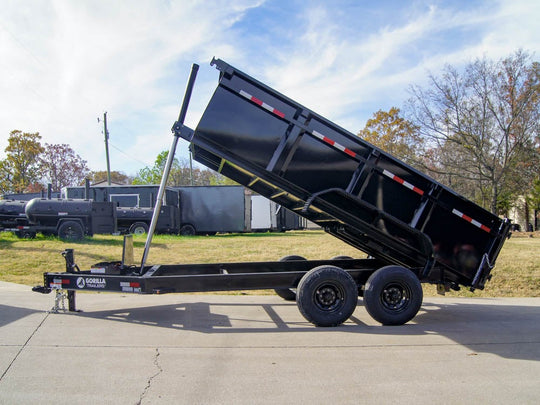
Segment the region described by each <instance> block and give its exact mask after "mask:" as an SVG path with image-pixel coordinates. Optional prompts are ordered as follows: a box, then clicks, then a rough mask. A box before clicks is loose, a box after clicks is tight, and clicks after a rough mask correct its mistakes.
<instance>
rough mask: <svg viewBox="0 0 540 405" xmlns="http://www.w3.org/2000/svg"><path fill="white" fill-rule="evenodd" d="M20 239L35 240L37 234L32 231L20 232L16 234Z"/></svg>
mask: <svg viewBox="0 0 540 405" xmlns="http://www.w3.org/2000/svg"><path fill="white" fill-rule="evenodd" d="M15 234H16V235H17V238H19V239H34V238H35V237H36V233H35V232H32V231H19V232H16V233H15Z"/></svg>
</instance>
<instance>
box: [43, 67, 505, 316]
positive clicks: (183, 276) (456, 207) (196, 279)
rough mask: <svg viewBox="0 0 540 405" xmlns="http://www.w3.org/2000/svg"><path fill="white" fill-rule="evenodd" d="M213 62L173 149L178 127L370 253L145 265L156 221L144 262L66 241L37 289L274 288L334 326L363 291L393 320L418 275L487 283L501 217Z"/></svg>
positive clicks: (403, 312)
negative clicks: (77, 256) (206, 96)
mask: <svg viewBox="0 0 540 405" xmlns="http://www.w3.org/2000/svg"><path fill="white" fill-rule="evenodd" d="M211 65H213V66H215V67H216V68H217V69H218V70H219V81H218V85H217V87H216V89H215V91H214V93H213V95H212V97H211V99H210V101H209V103H208V106H207V107H206V109H205V111H204V113H203V115H202V117H201V119H200V121H199V123H198V125H197V127H196V128H195V130H192V129H190V128H188V127H187V126H185V125H184V124H183V123H184V119H185V116H186V113H187V107H188V103H189V99H190V95H191V92H192V89H193V83H194V80H195V77H196V72H197V70H198V66H197V65H194V66H193V68H192V72H191V75H190V78H189V80H188V86H187V90H186V94H185V96H184V101H183V103H182V108H181V110H180V115H179V117H178V120H177V121H176V122H175V123H174V125H173V133H174V137H173V142H172V144H171V148H170V152H169V159H172V158H173V157H174V152H175V149H176V145H177V141H178V139H179V138H183V139H184V140H186V141H188V142H189V143H190V145H191V146H190V147H191V151H192V153H193V157H194V159H195V160H197V161H198V162H200V163H202V164H204V165H206V166H208V167H209V168H211V169H213V170H216V171H218V172H220V173H221V174H223V175H225V176H227V177H229V178H231V179H233V180H234V181H236V182H238V183H239V184H242V185H245V186H246V187H248V188H250V189H252V190H254V191H255V192H256V193H258V194H260V195H262V196H265V197H267V198H269V199H270V200H272V201H275V202H276V203H278V204H280V205H281V206H283V207H286V208H288V209H290V210H291V211H293V212H296V213H298V214H299V215H301V216H303V217H304V218H306V219H307V220H309V221H312V222H314V223H316V224H318V225H320V226H321V227H322V228H323V229H324V230H325V231H326V232H327V233H329V234H330V235H332V236H335V237H336V238H338V239H340V240H342V241H344V242H345V243H347V244H349V245H351V246H353V247H355V248H358V250H359V252H358V256H361V257H362V256H363V257H365V256H364V255H365V254H367V257H365V258H346V257H338V258H333V259H328V260H305V259H304V258H302V257H299V256H296V255H294V252H291V255H289V256H287V257H285V258H283V260H280V261H273V262H256V263H252V262H237V263H215V264H178V265H160V264H153V265H147V264H146V258H147V253H148V249H149V247H150V241H151V237H152V226H151V229H150V231H149V235H148V239H147V244H146V246H145V251H144V253H143V258H142V260H141V263H140V265H129V264H128V261H127V260H124V261H123V262H120V261H118V262H102V263H100V264H98V265H96V266H94V267H92V268H90V269H88V270H79V268H78V267H77V266H76V265H75V261H74V252H73V251H72V250H66V251H65V252H64V253H63V254H64V257H65V259H66V271H64V272H59V273H45V274H44V286H41V287H38V288H36V291H40V292H50V291H51V290H56V293H57V297H58V296H59V295H60V294H62V293H63V291H67V293H66V294H67V298H68V304H69V309H70V310H75V292H76V291H80V290H93V291H96V290H97V291H123V292H135V293H150V294H152V293H153V294H157V293H165V292H191V291H213V290H239V289H275V290H276V291H278V292H280V293H284V292H286V293H287V294H283V295H284V296H285V297H287V298H295V299H296V303H297V305H298V308H299V310H300V312H301V313H302V315H303V316H304V317H305V318H306V319H307V320H308V321H309V322H312V323H313V324H315V325H318V326H334V325H339V324H341V323H343V322H344V321H345V320H347V319H348V318H349V317H350V316H351V314H352V313H353V312H354V310H355V308H356V305H357V302H358V296H359V295H360V296H362V297H363V302H364V307H365V308H366V310H367V311H368V313H369V314H370V315H371V316H372V317H373V318H374V319H375V320H377V321H378V322H380V323H382V324H386V325H399V324H403V323H405V322H408V321H409V320H411V319H412V318H413V317H414V316H415V315H416V314H417V312H418V310H419V309H420V307H421V304H422V286H421V283H432V284H436V285H437V286H438V289H439V291H440V292H445V291H447V290H449V289H455V290H457V289H459V288H460V287H461V286H464V287H468V288H470V289H471V290H473V291H474V290H475V289H483V288H484V286H485V284H486V282H487V281H488V280H489V279H490V277H491V275H490V272H491V270H492V268H493V266H494V265H495V260H496V259H497V256H498V254H499V252H500V250H501V248H502V246H503V243H504V241H505V239H506V238H507V236H508V234H509V229H510V222H509V221H508V220H504V219H500V218H498V217H497V216H495V215H493V214H491V213H490V212H488V211H486V210H484V209H483V208H481V207H479V206H478V205H476V204H474V203H473V202H471V201H469V200H467V199H465V198H464V197H462V196H460V195H458V194H457V193H455V192H454V191H452V190H451V189H449V188H448V187H445V186H443V185H442V184H439V183H437V182H436V181H434V180H433V179H431V178H430V177H428V176H426V175H425V174H423V173H421V172H419V171H418V170H415V169H414V168H412V167H410V166H408V165H406V164H405V163H403V162H401V161H400V160H398V159H396V158H395V157H393V156H391V155H390V154H388V153H385V152H383V151H382V150H380V149H378V148H376V147H375V146H373V145H371V144H369V143H368V142H366V141H364V140H363V139H361V138H359V137H358V136H356V135H354V134H353V133H351V132H348V131H346V130H345V129H343V128H341V127H339V126H337V125H335V124H334V123H332V122H331V121H329V120H327V119H325V118H324V117H322V116H320V115H318V114H316V113H315V112H313V111H312V110H310V109H308V108H306V107H304V106H302V105H300V104H298V103H297V102H295V101H293V100H291V99H290V98H288V97H286V96H285V95H283V94H281V93H279V92H277V91H275V90H273V89H272V88H270V87H268V86H266V85H265V84H263V83H261V82H259V81H257V80H256V79H255V78H253V77H251V76H249V75H247V74H245V73H243V72H242V71H240V70H238V69H236V68H235V67H233V66H231V65H229V64H228V63H226V62H224V61H222V60H215V59H214V60H212V62H211ZM169 162H170V161H168V162H167V165H166V167H165V171H164V177H163V179H162V186H161V187H160V188H163V187H164V184H165V183H164V180H165V181H166V178H167V176H168V171H169V169H170V163H169ZM153 222H154V220H153ZM291 248H292V249H293V248H294V247H291ZM213 253H214V252H213ZM97 274H99V275H98V276H97Z"/></svg>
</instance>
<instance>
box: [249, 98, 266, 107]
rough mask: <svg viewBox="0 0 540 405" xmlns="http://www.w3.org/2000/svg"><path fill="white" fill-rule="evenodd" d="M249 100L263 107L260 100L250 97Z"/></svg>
mask: <svg viewBox="0 0 540 405" xmlns="http://www.w3.org/2000/svg"><path fill="white" fill-rule="evenodd" d="M250 100H251V101H253V102H254V103H255V104H258V105H263V102H262V100H259V99H258V98H257V97H255V96H251V98H250Z"/></svg>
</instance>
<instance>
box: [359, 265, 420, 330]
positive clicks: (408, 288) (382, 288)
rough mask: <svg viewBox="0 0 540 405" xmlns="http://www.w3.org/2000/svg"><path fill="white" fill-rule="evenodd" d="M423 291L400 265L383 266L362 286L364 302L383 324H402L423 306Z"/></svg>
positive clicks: (411, 275)
mask: <svg viewBox="0 0 540 405" xmlns="http://www.w3.org/2000/svg"><path fill="white" fill-rule="evenodd" d="M422 299H423V292H422V285H421V284H420V280H418V277H416V275H415V274H414V273H413V272H412V271H410V270H408V269H406V268H404V267H400V266H386V267H382V268H380V269H379V270H377V271H376V272H375V273H373V274H372V275H371V276H370V277H369V278H368V281H367V283H366V285H365V288H364V305H365V307H366V310H367V311H368V313H369V314H370V315H371V317H372V318H373V319H375V320H376V321H378V322H380V323H382V324H383V325H403V324H404V323H407V322H409V321H410V320H411V319H413V318H414V317H415V316H416V314H417V313H418V311H419V310H420V307H421V306H422Z"/></svg>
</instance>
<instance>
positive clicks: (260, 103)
mask: <svg viewBox="0 0 540 405" xmlns="http://www.w3.org/2000/svg"><path fill="white" fill-rule="evenodd" d="M240 95H241V96H242V97H245V98H247V99H248V100H249V101H252V102H254V103H255V104H257V105H258V106H260V107H262V108H264V109H265V110H268V111H270V112H271V113H272V114H275V115H277V116H278V117H280V118H285V113H283V112H281V111H279V110H278V109H277V108H274V107H272V106H271V105H269V104H266V103H265V102H264V101H262V100H259V99H258V98H257V97H255V96H252V95H251V94H249V93H248V92H247V91H244V90H240Z"/></svg>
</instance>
